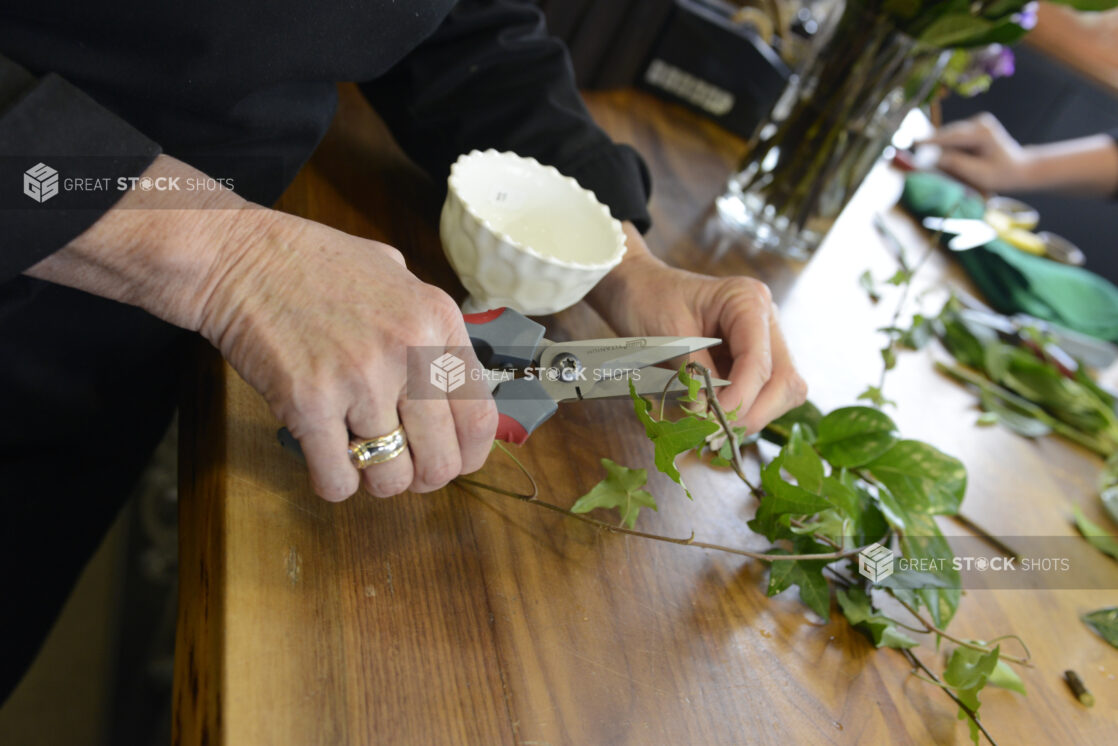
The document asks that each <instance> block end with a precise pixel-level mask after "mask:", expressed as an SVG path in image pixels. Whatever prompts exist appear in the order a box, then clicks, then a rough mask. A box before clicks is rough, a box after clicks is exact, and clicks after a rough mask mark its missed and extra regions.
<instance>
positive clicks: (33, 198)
mask: <svg viewBox="0 0 1118 746" xmlns="http://www.w3.org/2000/svg"><path fill="white" fill-rule="evenodd" d="M159 152H160V148H159V146H158V145H157V144H156V143H154V142H152V141H151V140H150V139H148V138H147V137H145V136H144V135H143V134H141V133H140V132H139V131H137V130H136V129H135V128H133V127H132V126H131V125H129V124H128V123H127V122H125V121H124V120H122V119H120V118H119V117H117V116H116V115H115V114H113V113H112V112H110V111H108V110H107V109H105V108H104V107H102V106H101V105H100V104H98V103H97V102H96V101H94V100H93V99H91V98H90V97H89V96H87V95H86V94H85V93H83V92H82V91H80V90H79V89H77V88H76V87H74V86H72V85H70V84H69V83H67V82H66V81H65V80H63V79H62V78H60V77H58V76H57V75H54V74H47V75H45V76H43V77H41V78H38V79H36V78H35V77H33V76H32V75H30V74H29V73H28V72H27V71H26V70H24V69H23V68H22V67H20V66H19V65H17V64H15V63H14V62H11V61H10V60H8V59H6V58H4V57H0V282H3V281H6V280H8V279H10V278H12V277H15V276H16V275H18V274H19V273H20V272H22V271H23V270H25V269H27V268H28V267H30V266H32V265H33V264H35V263H37V262H38V261H40V260H41V259H43V258H45V257H46V256H48V255H49V254H51V253H53V252H55V251H57V250H58V249H60V248H62V247H63V246H65V245H66V244H67V243H69V242H70V241H71V240H73V239H74V238H75V237H77V236H78V235H80V234H81V233H82V232H83V231H85V230H86V229H87V228H89V227H90V226H91V225H93V223H95V222H96V221H97V219H98V218H100V217H101V215H103V214H104V213H105V212H106V211H108V210H109V209H110V208H111V207H112V206H113V205H115V204H116V202H117V201H118V200H119V199H120V198H121V197H122V196H124V194H125V193H126V192H125V191H123V190H121V189H120V188H119V183H120V182H119V180H120V178H121V177H135V176H138V175H140V174H141V173H143V172H144V170H146V169H147V167H148V166H149V165H151V162H152V161H153V160H155V157H156V156H157V155H159ZM91 179H92V180H96V183H97V184H100V185H104V187H105V188H103V189H98V190H91V189H83V190H76V189H72V188H67V187H68V185H71V186H72V185H73V184H76V183H79V184H86V185H92V184H93V183H94V182H92V181H90V180H91ZM56 190H57V191H56Z"/></svg>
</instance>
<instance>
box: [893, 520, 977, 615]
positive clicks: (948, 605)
mask: <svg viewBox="0 0 1118 746" xmlns="http://www.w3.org/2000/svg"><path fill="white" fill-rule="evenodd" d="M905 520H906V522H907V524H908V528H907V530H906V531H905V532H904V533H903V534H902V535H901V541H900V547H901V553H902V554H903V555H904V556H905V557H907V558H909V559H915V560H917V561H918V566H919V567H921V568H924V570H925V572H928V573H930V574H932V575H934V576H936V577H937V578H938V579H939V582H938V583H937V584H936V585H935V586H928V585H925V586H922V587H921V588H919V589H918V590H917V591H916V594H917V596H919V598H920V600H921V601H922V602H923V603H924V605H925V606H927V607H928V613H930V614H931V616H932V621H933V622H935V625H936V626H937V627H939V628H941V629H942V628H944V627H946V626H947V624H948V623H949V622H950V621H951V618H952V617H953V616H955V610H956V609H958V608H959V600H960V598H961V597H962V591H961V590H960V587H961V585H962V581H961V578H960V576H959V571H958V570H956V569H955V567H954V565H953V563H952V561H953V560H954V559H955V553H954V552H952V551H951V545H950V544H948V543H947V539H945V538H944V537H943V532H941V531H940V530H939V526H938V525H936V522H935V519H934V518H932V517H931V516H929V515H924V514H922V513H910V514H907V515H906V516H905Z"/></svg>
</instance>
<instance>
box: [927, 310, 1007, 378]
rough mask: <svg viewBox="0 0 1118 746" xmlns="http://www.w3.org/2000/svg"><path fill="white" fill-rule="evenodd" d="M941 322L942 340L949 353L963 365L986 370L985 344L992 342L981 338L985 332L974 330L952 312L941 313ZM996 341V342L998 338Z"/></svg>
mask: <svg viewBox="0 0 1118 746" xmlns="http://www.w3.org/2000/svg"><path fill="white" fill-rule="evenodd" d="M939 322H940V326H941V328H942V331H941V333H940V339H941V341H942V342H943V346H944V347H946V348H947V351H948V352H950V353H951V354H952V356H954V358H955V359H956V360H958V361H959V362H960V363H962V364H963V365H966V366H968V367H971V368H978V369H984V366H985V363H986V350H985V346H984V345H985V342H988V341H990V340H985V341H984V339H983V336H980V334H985V330H982V331H979V330H978V329H975V328H972V327H971V326H970V325H968V324H967V323H966V322H965V321H963V320H962V318H960V317H959V315H958V313H956V312H954V311H951V310H947V311H944V312H943V313H941V314H940V317H939ZM994 339H995V340H996V337H995V338H994Z"/></svg>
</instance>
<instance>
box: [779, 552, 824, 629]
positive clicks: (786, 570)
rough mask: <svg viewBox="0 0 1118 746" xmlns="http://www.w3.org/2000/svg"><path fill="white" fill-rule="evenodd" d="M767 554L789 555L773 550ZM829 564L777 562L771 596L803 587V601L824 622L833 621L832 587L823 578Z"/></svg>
mask: <svg viewBox="0 0 1118 746" xmlns="http://www.w3.org/2000/svg"><path fill="white" fill-rule="evenodd" d="M766 554H771V555H781V554H788V552H787V551H785V550H784V549H770V550H769V551H768V552H766ZM827 564H828V563H827V561H826V560H784V561H780V560H774V561H773V562H772V563H771V565H770V567H769V587H768V590H767V591H765V594H766V595H768V596H775V595H776V594H778V593H781V592H782V591H785V590H787V589H788V588H790V587H791V586H793V585H795V586H799V588H800V600H801V601H803V602H804V604H805V605H806V606H807V607H808V608H809V609H811V610H812V611H814V612H815V613H816V614H818V615H819V616H821V617H822V618H823V621H829V620H830V618H831V586H830V585H829V584H828V583H827V579H826V578H824V577H823V568H824V567H826V566H827Z"/></svg>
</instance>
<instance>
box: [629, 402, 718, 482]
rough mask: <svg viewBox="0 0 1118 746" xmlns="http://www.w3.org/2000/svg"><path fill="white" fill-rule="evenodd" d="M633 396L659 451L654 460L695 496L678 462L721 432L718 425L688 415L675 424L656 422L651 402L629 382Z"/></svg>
mask: <svg viewBox="0 0 1118 746" xmlns="http://www.w3.org/2000/svg"><path fill="white" fill-rule="evenodd" d="M629 396H630V397H631V398H632V400H633V409H634V411H636V413H637V419H639V420H640V421H641V424H643V425H644V432H645V435H647V436H648V439H649V440H651V441H652V445H653V446H654V448H655V452H654V461H655V463H656V468H657V469H659V470H660V471H662V472H663V473H665V474H667V475H668V476H669V477H670V478H671V480H672V481H673V482H675V483H676V484H678V485H679V486H680V487H683V491H684V492H686V493H687V496H688V497H691V493H690V492H688V490H687V486H686V485H684V484H683V478H682V476H681V475H680V473H679V469H677V468H676V466H675V459H676V456H678V455H679V454H681V453H686V452H687V451H690V450H691V449H693V448H698V447H699V446H701V445H702V444H703V443H705V442H706V438H707V436H708V435H711V434H713V433H714V432H716V431H717V430H718V423H717V422H711V421H710V420H704V419H700V418H698V417H695V416H693V415H687V416H686V417H682V418H680V419H678V420H676V421H675V422H671V421H669V420H654V419H653V418H652V416H651V415H650V414H649V408H650V406H651V405H649V403H648V401H647V400H646V399H645V398H644V397H642V396H641V395H640V394H638V393H637V389H636V387H635V386H633V382H632V381H629Z"/></svg>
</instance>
